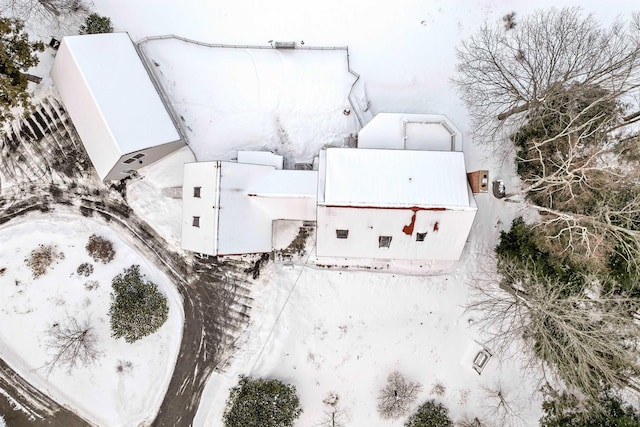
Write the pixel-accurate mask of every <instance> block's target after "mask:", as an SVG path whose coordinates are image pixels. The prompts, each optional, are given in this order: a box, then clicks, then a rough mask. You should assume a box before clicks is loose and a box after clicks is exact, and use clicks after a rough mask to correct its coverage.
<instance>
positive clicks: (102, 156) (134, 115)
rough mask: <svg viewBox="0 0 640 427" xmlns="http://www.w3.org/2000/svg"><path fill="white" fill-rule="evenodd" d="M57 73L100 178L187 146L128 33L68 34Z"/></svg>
mask: <svg viewBox="0 0 640 427" xmlns="http://www.w3.org/2000/svg"><path fill="white" fill-rule="evenodd" d="M51 77H52V78H53V81H54V83H55V86H56V88H57V90H58V92H59V93H60V97H61V98H62V102H63V104H64V106H65V108H66V110H67V112H68V113H69V116H70V117H71V120H72V121H73V124H74V126H75V128H76V130H77V131H78V135H80V139H81V140H82V143H83V145H84V147H85V149H86V150H87V154H88V155H89V158H90V159H91V162H92V163H93V165H94V167H95V169H96V172H97V173H98V176H99V177H100V179H103V180H120V179H122V178H125V177H127V176H128V175H129V174H130V173H131V172H132V171H135V170H137V169H139V168H141V167H143V166H145V165H148V164H150V163H153V162H155V161H156V160H159V159H160V158H162V157H164V156H166V155H167V154H169V153H171V152H173V151H175V150H177V149H179V148H182V147H183V146H184V145H185V144H184V142H183V141H182V140H181V138H180V135H179V133H178V131H177V129H176V126H175V125H174V122H173V120H172V119H171V116H170V114H169V112H168V111H167V107H166V106H165V104H164V103H163V101H162V98H161V97H160V95H159V94H158V92H157V90H156V88H155V86H154V84H153V82H152V80H151V77H150V76H149V74H148V73H147V70H146V68H145V66H144V64H143V62H142V59H141V58H140V56H139V55H138V52H137V50H136V48H135V46H134V44H133V42H132V41H131V39H130V38H129V35H128V34H127V33H110V34H91V35H82V36H70V37H65V38H63V39H62V42H61V44H60V47H59V49H58V51H57V54H56V58H55V62H54V64H53V69H52V70H51Z"/></svg>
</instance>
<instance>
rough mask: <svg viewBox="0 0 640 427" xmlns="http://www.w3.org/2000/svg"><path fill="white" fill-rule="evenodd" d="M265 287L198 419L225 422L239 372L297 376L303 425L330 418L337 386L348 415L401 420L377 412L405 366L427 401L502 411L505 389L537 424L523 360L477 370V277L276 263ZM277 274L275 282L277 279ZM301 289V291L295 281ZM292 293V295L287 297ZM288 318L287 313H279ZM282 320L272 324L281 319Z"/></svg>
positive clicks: (456, 410)
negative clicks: (473, 296) (472, 301)
mask: <svg viewBox="0 0 640 427" xmlns="http://www.w3.org/2000/svg"><path fill="white" fill-rule="evenodd" d="M263 280H264V283H265V285H264V286H266V288H264V289H262V290H261V291H259V292H258V293H257V294H256V302H257V304H256V306H255V307H254V309H253V312H252V317H253V319H252V325H251V327H250V328H249V330H248V331H247V334H246V335H245V339H244V340H243V341H244V345H243V347H242V348H241V350H240V351H239V352H238V354H237V355H236V356H235V360H234V361H233V362H232V365H231V368H230V369H229V373H230V374H222V375H215V376H214V377H213V378H212V380H211V381H210V382H209V386H208V389H207V391H206V393H205V398H204V399H203V400H204V401H207V400H209V401H213V403H212V405H211V406H210V407H209V408H206V409H205V408H202V407H201V412H200V413H199V414H198V417H197V418H196V423H195V424H196V425H206V426H217V425H220V417H221V413H222V410H223V408H224V400H225V398H226V395H227V393H228V392H227V388H228V387H229V386H232V385H234V383H235V380H236V378H234V376H233V374H236V373H237V374H245V375H253V376H257V377H268V378H278V379H281V380H283V381H285V382H290V383H292V384H294V385H295V386H296V387H297V389H298V392H299V395H300V397H301V404H302V407H303V409H304V413H303V414H302V416H301V418H300V420H299V423H298V425H301V426H313V425H321V423H322V422H323V420H326V414H325V413H326V412H327V411H328V410H329V408H328V407H327V406H326V405H324V404H323V403H322V400H323V399H325V398H326V397H327V395H328V394H329V393H330V392H334V393H337V394H338V395H339V397H340V400H339V405H338V410H339V412H340V414H341V415H340V417H341V419H342V421H343V422H345V423H346V424H347V425H357V426H383V425H390V426H391V425H393V426H400V425H402V423H403V422H404V420H405V419H406V418H401V419H400V420H399V421H395V422H393V421H385V420H383V419H381V418H380V417H379V415H378V413H377V411H376V405H377V396H378V392H379V390H380V389H381V388H382V387H383V385H384V384H385V381H386V379H387V376H388V375H389V374H390V373H391V372H392V371H395V370H398V371H400V372H401V373H402V374H404V375H405V376H406V377H407V378H409V379H411V380H413V381H417V382H419V383H420V384H422V386H423V389H422V392H421V393H420V394H419V397H418V401H417V402H416V405H414V406H413V408H414V409H415V407H416V406H417V404H419V403H422V402H423V401H426V400H428V399H436V400H438V401H440V402H442V403H444V404H445V405H446V406H447V407H448V408H449V409H450V412H451V417H452V419H453V420H461V419H463V418H464V417H465V416H468V417H470V418H471V419H472V418H473V417H478V418H480V419H484V420H486V421H492V420H495V419H496V414H494V413H493V409H494V407H495V406H497V401H496V399H495V398H494V396H492V391H491V390H500V389H501V390H502V392H503V393H504V395H505V396H506V399H508V400H509V403H510V404H511V405H512V407H513V408H514V411H516V412H517V413H518V415H519V416H520V417H522V420H520V419H517V418H516V419H510V420H509V423H508V425H516V424H517V423H520V422H523V425H534V424H536V421H537V419H538V418H539V403H540V402H539V401H538V399H537V398H535V397H534V398H532V394H533V391H534V390H535V384H534V383H532V382H531V381H529V379H527V378H523V375H522V373H521V371H520V368H521V366H519V365H518V363H519V361H518V360H517V359H516V360H509V359H503V358H502V357H501V356H502V355H499V354H498V355H495V356H494V357H493V358H492V359H491V360H490V361H489V363H488V365H487V367H486V369H485V370H484V372H483V373H482V375H481V376H480V375H478V374H477V373H476V372H475V371H474V370H473V369H472V360H473V357H474V356H475V354H476V353H471V352H470V351H469V350H470V349H472V348H477V343H476V341H474V340H476V339H480V337H479V336H478V333H477V331H474V328H473V321H474V319H473V317H472V316H471V315H470V314H467V313H465V312H464V308H463V306H462V303H464V301H465V299H466V296H467V293H468V283H467V281H468V280H471V279H470V277H469V276H465V275H457V274H450V275H439V276H432V277H408V276H399V275H395V274H389V273H369V272H337V271H330V272H327V271H323V270H316V269H312V268H308V267H307V268H305V269H304V270H301V267H300V266H297V267H296V268H295V269H291V270H287V269H283V268H282V266H281V265H273V266H272V267H271V268H270V269H269V270H268V271H267V272H265V278H264V279H263ZM267 283H268V284H267ZM292 288H293V291H292V292H291V295H290V296H289V292H290V290H291V289H292ZM287 298H288V300H287ZM283 306H284V310H283V311H282V313H280V310H281V308H282V307H283ZM278 317H279V318H278ZM274 324H275V328H274V329H273V331H271V328H272V326H273V325H274Z"/></svg>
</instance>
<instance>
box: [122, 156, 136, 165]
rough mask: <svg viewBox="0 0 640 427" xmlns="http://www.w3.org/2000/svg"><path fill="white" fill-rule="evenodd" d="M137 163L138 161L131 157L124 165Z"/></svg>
mask: <svg viewBox="0 0 640 427" xmlns="http://www.w3.org/2000/svg"><path fill="white" fill-rule="evenodd" d="M135 161H136V159H134V158H133V157H131V158H130V159H127V160H125V161H124V162H122V163H126V164H129V163H133V162H135Z"/></svg>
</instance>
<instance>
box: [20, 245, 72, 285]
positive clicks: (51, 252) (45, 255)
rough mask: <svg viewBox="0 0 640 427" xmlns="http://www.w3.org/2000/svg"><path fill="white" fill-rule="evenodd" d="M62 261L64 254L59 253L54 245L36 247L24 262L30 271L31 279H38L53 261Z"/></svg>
mask: <svg viewBox="0 0 640 427" xmlns="http://www.w3.org/2000/svg"><path fill="white" fill-rule="evenodd" d="M59 259H64V253H62V252H60V251H59V250H58V248H57V247H56V246H55V245H42V244H41V245H38V248H37V249H34V250H32V251H31V253H30V254H29V256H28V257H27V258H25V260H24V262H25V264H27V267H29V268H30V269H31V272H32V273H33V277H34V278H36V277H40V276H42V275H43V274H45V273H46V272H47V268H49V267H50V266H51V264H53V263H54V262H55V261H57V260H59Z"/></svg>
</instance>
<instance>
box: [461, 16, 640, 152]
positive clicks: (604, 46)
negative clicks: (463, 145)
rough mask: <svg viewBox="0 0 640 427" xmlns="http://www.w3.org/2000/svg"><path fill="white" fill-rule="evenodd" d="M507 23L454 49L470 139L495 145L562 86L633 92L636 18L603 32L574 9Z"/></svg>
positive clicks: (638, 50)
mask: <svg viewBox="0 0 640 427" xmlns="http://www.w3.org/2000/svg"><path fill="white" fill-rule="evenodd" d="M509 22H513V17H511V19H509V20H506V21H505V22H503V23H496V24H495V25H490V24H488V23H486V24H484V25H483V26H482V27H481V28H480V30H479V31H478V32H477V33H476V34H475V35H473V36H472V37H471V38H470V39H469V40H466V41H464V42H463V43H462V45H461V46H460V48H459V49H458V51H457V56H458V65H457V67H456V70H457V77H456V78H455V79H453V82H454V84H455V85H456V86H457V88H458V89H459V91H460V94H461V96H462V98H463V100H464V101H465V103H466V105H467V106H468V108H469V111H470V113H471V116H472V120H473V123H474V128H475V130H476V131H477V140H479V141H483V142H487V143H489V142H494V141H496V140H501V139H502V138H503V137H504V136H508V135H509V134H510V133H511V132H512V131H513V130H515V129H518V128H519V127H521V126H522V124H523V123H525V122H526V121H527V120H528V118H529V117H530V114H531V112H532V111H534V110H536V109H539V108H541V107H544V106H545V105H547V104H549V103H550V102H552V101H553V100H554V99H556V98H557V97H559V96H563V93H565V92H566V91H567V90H569V89H570V87H572V88H573V90H575V89H576V88H579V87H582V86H585V87H586V86H592V87H593V86H597V87H601V88H603V89H605V90H607V91H608V92H610V93H612V94H615V96H616V97H625V96H627V95H628V94H630V93H632V92H633V91H634V90H636V89H637V88H638V84H639V82H640V76H639V73H638V65H639V64H640V31H639V28H640V15H638V14H634V15H633V16H632V19H631V22H630V24H629V25H628V26H625V25H624V24H623V23H622V22H620V21H616V22H614V23H613V24H612V25H611V26H610V27H609V28H606V29H604V28H602V27H601V26H600V25H599V23H598V22H597V21H596V20H595V19H594V18H593V16H592V15H587V16H585V15H584V14H583V13H582V12H581V10H580V9H579V8H562V9H556V8H551V9H547V10H538V11H536V12H534V13H533V14H531V15H529V16H526V17H524V18H523V19H521V20H519V21H518V23H517V25H515V24H514V25H506V24H508V23H509ZM629 108H631V109H632V108H634V107H633V106H629ZM635 108H636V110H632V111H629V112H628V114H627V115H628V116H632V115H633V113H634V112H635V111H637V105H636V106H635ZM503 131H506V134H505V132H503Z"/></svg>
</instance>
